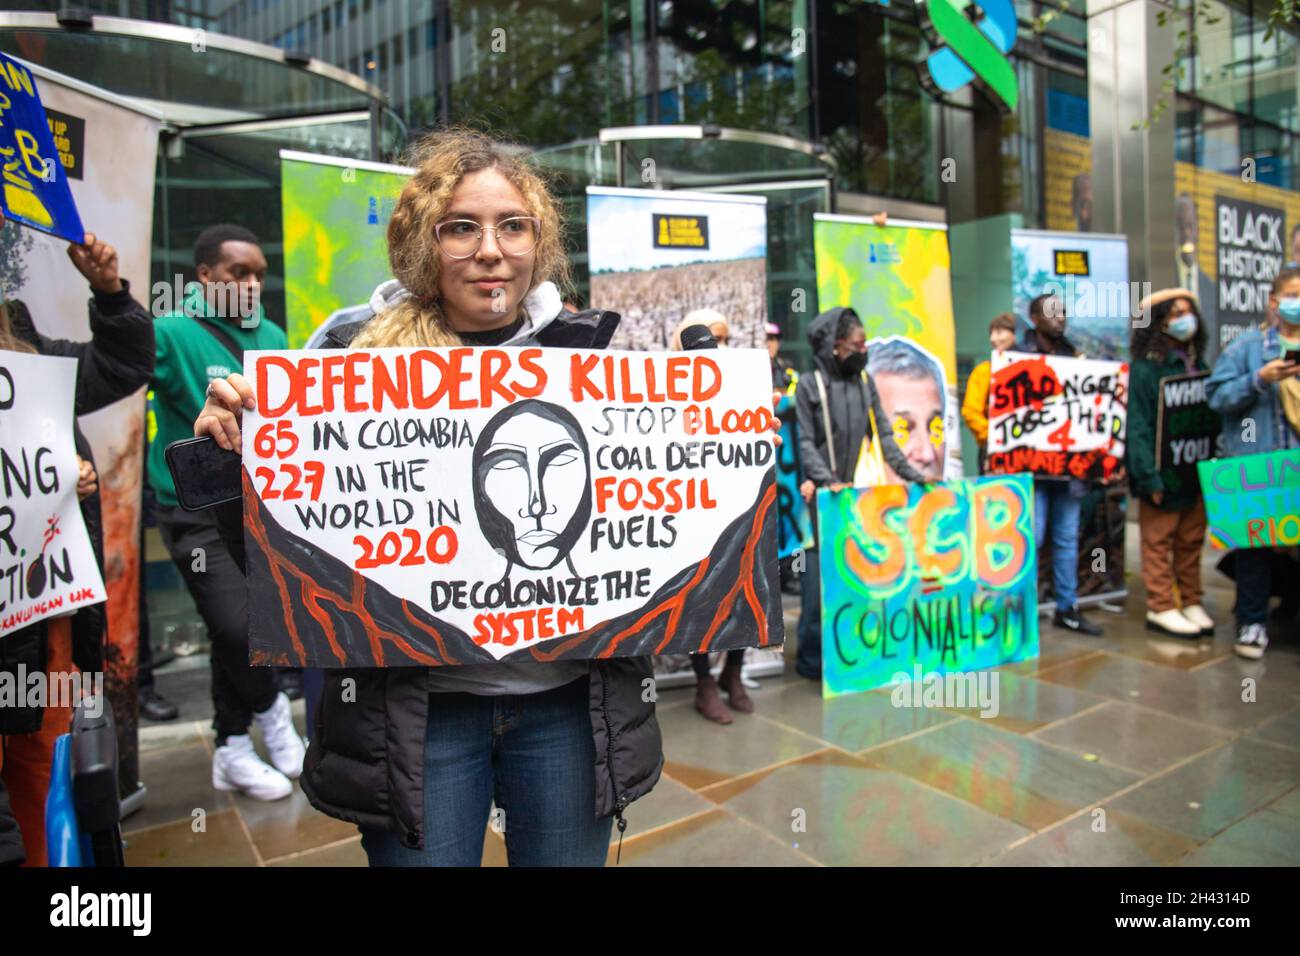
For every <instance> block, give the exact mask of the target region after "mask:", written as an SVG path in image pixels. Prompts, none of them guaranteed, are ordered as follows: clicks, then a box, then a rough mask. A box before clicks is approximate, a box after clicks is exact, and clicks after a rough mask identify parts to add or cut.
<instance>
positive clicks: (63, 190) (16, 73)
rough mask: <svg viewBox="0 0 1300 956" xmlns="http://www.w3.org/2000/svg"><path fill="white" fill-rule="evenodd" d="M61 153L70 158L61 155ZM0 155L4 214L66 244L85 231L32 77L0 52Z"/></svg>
mask: <svg viewBox="0 0 1300 956" xmlns="http://www.w3.org/2000/svg"><path fill="white" fill-rule="evenodd" d="M64 152H65V153H66V155H69V156H70V155H71V153H70V152H66V151H64ZM0 156H3V157H4V190H3V191H0V202H2V203H3V205H4V211H5V216H6V217H8V218H10V219H13V220H15V221H17V222H21V223H22V224H23V225H25V226H30V227H31V228H33V229H37V230H39V231H41V232H46V233H49V234H50V235H54V236H59V237H60V238H63V239H67V240H68V241H69V242H77V243H79V242H83V241H84V240H85V238H86V230H85V229H84V228H83V227H82V225H81V217H80V216H79V215H78V214H77V204H76V203H75V202H74V201H73V199H72V190H71V189H69V188H68V177H67V174H66V173H65V172H64V167H63V164H62V163H61V162H60V158H61V151H60V150H59V149H58V148H57V147H56V146H55V143H54V135H53V133H52V132H51V130H50V121H49V119H48V118H47V117H46V115H45V107H43V106H42V105H41V95H40V93H39V91H38V90H37V89H36V79H35V77H33V76H32V73H31V71H30V70H28V69H27V68H26V67H25V66H23V64H21V63H19V62H18V61H16V60H14V59H13V58H12V57H9V56H6V55H5V54H3V53H0Z"/></svg>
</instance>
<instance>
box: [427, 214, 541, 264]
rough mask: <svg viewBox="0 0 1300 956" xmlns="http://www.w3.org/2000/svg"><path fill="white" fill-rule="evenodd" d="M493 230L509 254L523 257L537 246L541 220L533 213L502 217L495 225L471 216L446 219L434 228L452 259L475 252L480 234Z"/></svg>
mask: <svg viewBox="0 0 1300 956" xmlns="http://www.w3.org/2000/svg"><path fill="white" fill-rule="evenodd" d="M489 230H491V231H492V232H494V233H496V242H497V245H498V246H499V247H500V248H501V251H502V252H504V253H505V254H506V255H508V256H526V255H528V253H530V252H532V251H533V249H535V248H536V247H537V239H538V237H539V236H540V235H541V234H542V221H541V220H540V219H537V218H534V217H533V216H516V217H514V218H513V219H503V220H501V222H499V223H497V224H496V225H495V226H482V225H479V224H478V223H477V222H475V221H474V220H473V219H449V220H447V221H446V222H440V223H438V225H436V226H434V227H433V231H434V234H435V235H436V236H437V237H438V245H439V247H441V249H442V251H443V252H445V253H447V255H449V256H450V257H451V258H453V259H468V258H469V257H470V256H472V255H474V253H476V252H478V250H479V246H480V245H482V243H483V233H485V232H487V231H489Z"/></svg>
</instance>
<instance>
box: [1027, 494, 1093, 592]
mask: <svg viewBox="0 0 1300 956" xmlns="http://www.w3.org/2000/svg"><path fill="white" fill-rule="evenodd" d="M1087 490H1088V489H1087V485H1084V484H1083V483H1082V482H1076V481H1059V480H1057V481H1050V480H1047V481H1035V482H1034V538H1035V542H1036V544H1037V545H1038V547H1039V548H1041V547H1042V546H1043V542H1044V540H1046V538H1047V530H1048V528H1049V527H1050V528H1051V531H1052V593H1053V595H1054V596H1055V599H1056V609H1057V610H1058V611H1068V610H1070V609H1071V608H1073V607H1074V606H1075V605H1076V604H1078V602H1079V503H1080V501H1082V499H1083V495H1084V493H1086V492H1087Z"/></svg>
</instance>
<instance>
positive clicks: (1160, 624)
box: [1147, 608, 1201, 637]
mask: <svg viewBox="0 0 1300 956" xmlns="http://www.w3.org/2000/svg"><path fill="white" fill-rule="evenodd" d="M1147 630H1148V631H1160V632H1162V633H1164V634H1172V635H1174V637H1200V636H1201V629H1200V628H1199V627H1197V626H1196V625H1195V624H1193V623H1192V622H1191V621H1189V620H1187V618H1185V617H1183V615H1182V614H1180V613H1179V612H1178V611H1176V610H1174V609H1173V608H1170V609H1169V610H1168V611H1159V612H1157V611H1147Z"/></svg>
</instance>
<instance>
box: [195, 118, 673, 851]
mask: <svg viewBox="0 0 1300 956" xmlns="http://www.w3.org/2000/svg"><path fill="white" fill-rule="evenodd" d="M410 165H412V166H414V167H415V173H414V174H413V175H412V177H411V178H410V180H408V182H407V183H406V185H405V186H404V187H403V189H402V192H401V194H400V196H399V197H398V200H397V205H396V207H395V209H394V211H393V216H392V219H391V220H390V223H389V226H388V257H389V263H390V265H391V266H392V269H393V274H394V275H395V276H396V278H397V280H398V282H397V283H394V284H391V285H388V286H387V288H386V294H385V295H384V296H383V297H381V299H380V301H378V302H376V303H375V305H376V314H375V315H374V316H373V317H370V318H368V319H367V320H365V321H361V322H356V323H353V324H351V325H344V326H341V327H338V328H335V329H333V330H331V332H330V333H329V334H328V335H327V336H326V337H325V343H324V345H325V347H327V348H378V347H385V346H406V347H447V346H461V345H471V346H489V345H491V346H503V347H504V346H522V345H529V346H542V347H557V348H584V349H599V348H604V347H605V346H606V345H608V343H609V340H610V338H611V336H612V335H613V334H614V331H615V329H616V328H617V327H618V322H619V317H618V315H616V314H615V313H612V312H601V311H596V310H592V311H587V312H581V313H578V314H573V313H570V312H568V311H566V310H565V309H564V308H563V305H562V300H561V299H560V297H559V296H558V295H556V294H555V292H556V289H555V284H556V283H559V284H561V285H563V284H565V281H566V279H567V276H568V269H569V266H568V261H567V259H566V258H565V253H564V242H563V235H562V231H561V230H562V224H561V221H560V216H559V206H558V204H557V202H556V200H555V198H554V197H553V195H552V194H551V192H550V190H549V188H548V187H547V185H546V184H545V182H544V181H543V180H542V178H541V177H540V176H539V175H538V173H537V172H536V171H535V170H534V169H533V168H532V167H531V166H530V165H528V164H527V163H526V162H525V161H524V160H522V159H521V158H519V157H518V156H517V155H516V154H514V153H512V152H510V151H508V150H507V149H505V148H503V146H502V145H500V144H498V143H496V142H494V141H493V140H491V139H489V138H488V137H486V136H484V135H482V134H479V133H474V132H470V131H463V130H447V131H440V132H437V133H431V134H429V135H427V136H426V137H424V138H423V139H422V140H420V141H418V142H417V143H415V144H413V146H412V147H411V155H410ZM384 288H385V287H384V286H381V289H384ZM245 407H247V408H253V407H256V403H255V398H254V395H253V391H252V388H251V386H250V384H249V383H248V382H247V381H246V380H245V379H244V378H243V377H242V376H241V375H238V374H232V375H229V376H226V377H223V378H217V379H215V380H214V381H213V382H212V385H211V389H210V391H209V397H208V400H207V403H206V404H205V405H204V407H203V410H202V412H201V414H199V415H198V416H197V420H196V421H195V422H194V426H193V430H194V434H196V435H212V436H213V437H214V438H215V439H216V440H217V442H218V443H219V444H221V446H222V447H223V448H229V449H232V450H240V449H241V448H242V438H241V434H240V412H241V410H242V409H243V408H245ZM241 510H242V503H241V502H234V503H233V504H232V505H229V506H224V507H223V508H222V510H221V519H220V520H221V522H222V524H223V527H224V528H225V529H226V532H227V535H228V540H229V541H230V542H231V545H232V546H233V547H235V548H237V549H238V553H237V554H236V557H237V558H238V559H239V560H242V559H243V555H242V547H240V541H241V539H240V537H239V528H240V524H241V520H242V519H241ZM325 675H326V676H325V689H324V692H323V694H322V696H321V704H320V709H319V711H318V713H317V716H316V724H315V728H314V729H313V732H312V734H311V735H310V739H311V743H310V749H309V750H308V754H307V760H306V766H305V770H304V773H303V777H302V786H303V791H304V792H305V793H306V794H307V798H308V799H309V800H310V801H311V803H312V805H313V806H315V807H316V808H317V809H319V810H321V811H322V812H324V813H326V814H329V815H330V816H333V817H337V818H339V819H341V820H347V821H350V822H352V823H356V824H357V825H358V826H359V827H360V829H361V834H362V847H363V848H364V849H365V851H366V854H367V856H368V858H369V860H370V863H371V865H372V866H476V865H478V863H479V861H480V859H481V857H482V852H483V839H484V835H485V832H486V829H487V823H488V816H489V812H490V808H491V805H492V804H493V802H495V804H496V805H497V807H498V808H500V809H501V810H503V811H504V813H505V821H506V822H505V828H504V833H505V840H506V852H507V854H508V857H509V860H510V863H511V865H549V866H556V865H581V866H601V865H603V863H604V861H605V857H606V855H607V853H608V851H609V842H610V833H611V828H612V825H613V822H614V820H615V819H616V818H617V819H618V820H619V824H620V831H621V830H622V829H623V828H624V827H625V826H626V822H625V820H624V818H623V811H624V810H625V809H626V808H627V807H628V805H629V804H630V803H631V802H632V801H634V800H636V799H638V798H640V797H642V796H644V795H645V794H646V793H648V792H649V791H650V790H651V788H652V787H654V785H655V783H656V782H657V781H658V779H659V773H660V770H661V768H662V766H663V748H662V741H661V737H660V732H659V724H658V722H657V721H656V719H655V705H654V695H653V693H649V694H647V693H646V689H647V687H650V686H652V683H653V668H652V666H651V661H650V659H649V658H647V657H627V658H620V657H615V658H608V659H600V660H590V661H585V660H560V661H553V662H540V663H496V664H475V665H464V666H458V667H435V668H420V667H395V668H352V669H332V670H327V671H326V672H325ZM345 688H351V691H350V692H348V693H345Z"/></svg>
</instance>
